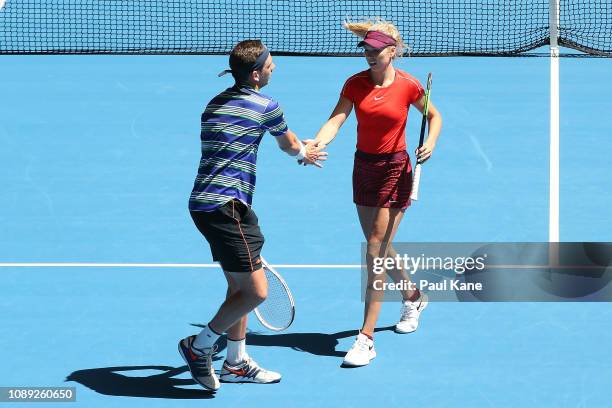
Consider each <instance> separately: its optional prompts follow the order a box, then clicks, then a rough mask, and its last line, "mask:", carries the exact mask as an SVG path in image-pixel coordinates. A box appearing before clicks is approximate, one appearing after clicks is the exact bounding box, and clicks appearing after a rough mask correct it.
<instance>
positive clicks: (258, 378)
mask: <svg viewBox="0 0 612 408" xmlns="http://www.w3.org/2000/svg"><path fill="white" fill-rule="evenodd" d="M220 380H221V382H229V383H255V384H272V383H277V382H279V381H280V380H281V375H280V374H279V373H276V372H274V371H270V370H265V369H263V368H261V367H260V366H259V364H257V363H256V362H255V360H253V359H252V358H251V357H249V356H248V355H247V356H246V357H245V359H244V361H243V362H242V363H240V364H238V365H235V366H233V365H231V364H230V363H228V362H227V360H226V361H225V363H223V369H222V370H221V375H220Z"/></svg>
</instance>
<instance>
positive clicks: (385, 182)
mask: <svg viewBox="0 0 612 408" xmlns="http://www.w3.org/2000/svg"><path fill="white" fill-rule="evenodd" d="M411 190H412V165H411V164H410V156H408V153H407V152H406V151H401V152H395V153H384V154H371V153H364V152H362V151H360V150H357V151H356V152H355V164H354V167H353V202H354V203H355V204H357V205H362V206H365V207H378V208H401V209H402V210H403V209H406V208H408V206H409V205H410V192H411Z"/></svg>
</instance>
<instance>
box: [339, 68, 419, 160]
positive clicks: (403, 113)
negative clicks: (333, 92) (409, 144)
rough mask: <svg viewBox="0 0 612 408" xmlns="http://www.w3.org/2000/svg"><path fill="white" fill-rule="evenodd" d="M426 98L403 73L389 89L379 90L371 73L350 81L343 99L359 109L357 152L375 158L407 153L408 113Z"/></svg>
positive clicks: (414, 80)
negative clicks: (376, 155)
mask: <svg viewBox="0 0 612 408" xmlns="http://www.w3.org/2000/svg"><path fill="white" fill-rule="evenodd" d="M424 94H425V91H424V89H423V86H422V85H421V84H420V83H419V81H417V80H416V79H415V78H414V77H412V76H411V75H409V74H407V73H405V72H403V71H400V70H399V69H396V70H395V79H394V80H393V83H392V84H391V85H389V86H388V87H386V88H380V87H376V86H375V85H374V84H373V83H372V81H371V80H370V75H369V73H368V71H363V72H360V73H358V74H355V75H353V76H352V77H350V78H349V79H347V81H346V83H345V84H344V87H343V88H342V92H341V95H342V96H343V97H345V98H347V99H349V100H350V101H351V102H353V105H354V106H355V114H356V115H357V149H358V150H361V151H362V152H366V153H374V154H378V153H393V152H398V151H401V150H406V123H407V121H408V110H409V108H410V105H411V104H412V103H414V102H416V101H417V100H419V98H421V96H423V95H424Z"/></svg>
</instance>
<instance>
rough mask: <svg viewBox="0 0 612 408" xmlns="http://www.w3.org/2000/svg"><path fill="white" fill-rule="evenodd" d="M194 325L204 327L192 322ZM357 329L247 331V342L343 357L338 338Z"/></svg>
mask: <svg viewBox="0 0 612 408" xmlns="http://www.w3.org/2000/svg"><path fill="white" fill-rule="evenodd" d="M193 326H196V327H204V326H203V325H200V324H194V325H193ZM393 329H394V326H387V327H378V328H376V329H375V330H374V331H375V332H381V331H390V330H391V331H392V330H393ZM358 333H359V332H358V331H357V330H345V331H341V332H337V333H286V334H261V333H258V332H249V333H247V341H246V342H247V344H248V345H250V346H263V347H288V348H290V349H293V350H296V351H301V352H305V353H310V354H314V355H316V356H328V357H344V355H345V354H346V351H339V350H336V346H338V344H339V342H338V340H339V339H344V338H347V337H356V336H357V334H358ZM217 346H218V347H219V351H221V350H223V349H224V348H225V347H226V342H225V339H224V338H222V339H221V340H220V341H219V342H218V343H217Z"/></svg>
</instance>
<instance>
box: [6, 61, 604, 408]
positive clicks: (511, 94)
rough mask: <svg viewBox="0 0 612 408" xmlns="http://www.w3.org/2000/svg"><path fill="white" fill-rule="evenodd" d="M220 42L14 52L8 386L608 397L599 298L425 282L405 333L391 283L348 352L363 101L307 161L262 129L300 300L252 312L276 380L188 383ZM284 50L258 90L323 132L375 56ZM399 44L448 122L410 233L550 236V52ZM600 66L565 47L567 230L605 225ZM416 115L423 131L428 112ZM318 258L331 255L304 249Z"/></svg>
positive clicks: (403, 236) (205, 275) (504, 399)
mask: <svg viewBox="0 0 612 408" xmlns="http://www.w3.org/2000/svg"><path fill="white" fill-rule="evenodd" d="M226 61H227V57H226V56H2V57H1V68H0V72H1V74H2V75H1V77H0V90H1V95H2V96H1V105H0V161H1V162H2V171H0V184H1V185H2V194H0V208H2V211H0V225H1V228H0V231H1V232H0V263H1V264H2V265H1V267H0V310H1V311H2V313H0V327H1V333H2V336H0V359H1V361H2V364H1V365H0V386H38V387H57V386H71V387H76V390H77V402H76V404H75V405H76V406H82V407H93V408H95V407H124V406H125V407H127V406H139V405H143V404H147V405H148V406H152V407H153V406H159V407H162V406H163V407H167V406H186V405H190V406H196V405H198V406H202V404H206V405H208V406H221V405H227V404H254V405H255V406H263V405H266V406H281V405H283V406H286V405H290V406H296V407H309V406H336V405H346V406H352V405H356V404H358V403H363V402H366V403H377V404H379V405H380V404H397V405H402V406H404V405H405V406H408V405H426V406H429V407H446V406H456V405H457V404H461V405H465V406H495V407H500V406H509V407H510V406H512V407H515V406H524V407H544V406H550V407H577V406H578V407H590V406H594V407H601V406H606V405H607V404H608V403H607V401H608V399H609V398H608V396H607V388H606V387H607V385H608V378H610V377H611V376H612V369H611V368H610V365H609V364H608V361H610V359H611V358H612V352H611V351H610V350H609V348H608V347H607V346H606V344H608V342H610V341H612V334H611V333H610V330H608V329H607V325H608V324H609V321H610V318H611V317H612V316H611V314H612V312H611V310H610V308H609V306H608V305H607V304H606V303H433V304H432V305H430V307H429V308H428V309H427V311H425V312H424V313H423V316H422V322H421V327H420V328H419V330H418V331H417V332H416V333H413V334H410V335H403V336H402V335H397V334H395V333H393V331H392V329H391V326H392V325H393V324H394V323H395V321H396V319H397V316H398V312H399V304H395V303H387V304H385V305H384V306H383V311H382V313H381V318H380V321H379V329H378V332H377V334H376V336H377V337H376V339H377V349H378V357H377V358H376V359H375V360H374V361H373V362H372V363H371V364H370V365H369V366H367V367H364V368H360V369H343V368H340V363H341V360H342V356H343V355H344V353H345V352H346V351H347V350H348V348H349V347H350V345H351V343H352V341H353V339H354V337H355V335H356V333H357V329H358V328H359V327H360V324H361V319H362V309H363V303H362V301H361V296H360V290H361V289H360V271H359V268H358V267H353V268H351V267H346V268H333V267H334V266H337V265H349V266H350V265H358V264H359V263H360V261H361V253H360V248H361V247H360V245H361V242H362V241H363V239H362V235H361V229H360V227H359V224H358V220H357V215H356V211H355V208H354V204H353V203H352V195H351V170H352V159H353V153H354V148H355V126H356V123H355V119H354V114H353V115H352V116H351V118H350V119H349V122H348V123H347V124H345V125H344V127H343V128H342V130H341V133H340V134H339V136H338V137H337V138H336V140H335V141H334V143H333V144H331V145H330V146H329V149H328V151H329V154H330V158H329V160H328V161H327V163H326V164H325V167H324V168H323V169H315V168H313V167H307V168H304V167H300V166H297V165H295V163H294V161H293V160H291V159H290V158H288V157H287V156H286V155H284V154H283V153H282V152H280V151H279V150H278V148H277V146H276V143H275V142H274V141H273V139H272V137H271V136H269V135H266V136H265V137H264V141H263V143H262V146H261V149H260V152H259V161H258V184H257V192H256V195H255V202H254V208H255V210H256V211H257V214H258V216H259V218H260V224H261V226H262V230H263V232H264V234H265V235H266V239H267V241H266V246H265V249H264V253H265V254H266V257H267V258H269V261H271V262H272V263H273V264H281V265H289V266H294V267H291V268H290V267H286V268H282V267H279V270H280V271H281V272H282V273H283V275H284V276H285V277H286V279H287V281H288V283H289V285H290V286H291V288H292V290H293V292H294V295H295V298H296V308H297V315H296V320H295V322H294V324H293V325H292V326H291V327H290V328H289V330H287V331H286V332H282V333H271V332H268V331H266V330H264V328H263V327H262V326H260V325H259V323H258V322H257V321H256V320H255V319H254V318H251V320H250V324H249V330H250V332H249V335H248V337H247V344H250V346H249V347H250V349H249V350H250V354H251V355H253V356H254V357H256V358H257V360H258V361H260V362H261V363H262V364H265V365H266V366H269V367H270V368H273V369H275V370H277V371H279V372H281V373H282V374H283V380H282V382H281V383H279V384H275V385H265V386H258V385H234V384H224V385H223V387H222V388H221V389H220V390H219V391H218V392H217V393H216V395H214V396H213V395H211V394H208V393H207V392H206V391H204V390H202V389H201V388H200V387H198V386H196V385H195V384H194V382H193V381H192V380H191V378H190V376H189V373H188V372H187V371H186V368H185V366H184V363H183V361H182V359H181V358H180V356H179V355H178V353H177V351H176V343H177V341H178V340H179V339H180V338H183V337H185V336H186V335H189V334H192V333H195V332H197V331H199V330H200V329H199V327H200V326H201V325H203V324H205V323H207V321H206V319H208V318H209V317H210V316H211V315H212V314H213V313H214V312H215V310H216V307H217V305H218V304H219V303H220V302H221V300H222V297H223V295H224V292H225V287H226V282H225V279H224V278H223V276H222V274H221V273H220V270H218V269H215V268H201V267H189V266H186V265H187V264H209V263H211V262H212V259H211V256H210V251H209V248H208V246H207V244H206V243H205V242H204V241H203V239H202V237H201V236H200V235H199V234H198V232H197V230H196V229H195V228H194V227H193V224H192V221H191V219H190V218H189V213H188V211H187V199H188V196H189V192H190V190H191V187H192V184H193V177H194V175H195V171H196V169H197V163H198V161H199V157H200V150H199V149H200V147H199V126H200V123H199V115H200V113H201V111H202V109H203V107H204V106H205V104H206V103H207V102H208V101H209V100H210V99H211V98H212V97H213V96H214V95H215V94H216V93H217V92H218V91H220V90H221V89H223V88H225V87H227V86H230V85H231V80H230V79H228V78H227V77H225V78H217V76H216V74H217V73H218V72H219V71H220V70H222V69H224V68H225V67H226V64H227V62H226ZM275 62H276V64H277V69H276V70H275V72H274V74H273V80H272V82H271V84H270V85H269V86H268V87H267V88H266V89H264V91H263V93H265V94H268V95H272V96H273V97H274V98H275V99H276V100H278V101H279V102H280V104H281V106H282V107H283V109H284V111H285V115H286V118H287V121H288V124H289V127H290V128H291V129H292V130H294V131H295V132H296V133H297V134H298V135H299V136H300V137H301V138H310V137H312V136H314V134H315V133H316V132H317V131H318V129H319V127H320V126H321V125H322V124H323V122H324V121H325V120H326V119H327V117H328V116H329V113H330V112H331V110H332V108H333V106H334V104H335V103H336V101H337V98H338V94H339V91H340V88H341V87H342V84H343V82H344V80H345V79H346V78H347V77H349V76H350V75H352V74H353V73H355V72H358V71H360V70H363V69H365V64H364V61H363V59H362V58H314V57H275ZM398 66H399V68H400V69H403V70H405V71H407V72H409V73H411V74H412V75H414V76H416V77H417V78H419V79H420V80H421V81H424V79H425V77H426V75H427V73H428V72H430V71H431V72H433V73H434V87H433V91H432V101H434V103H435V104H436V106H437V107H438V109H439V110H440V112H441V113H442V115H443V118H444V127H443V131H442V135H441V137H440V141H439V143H438V147H437V149H436V151H435V154H434V157H433V158H432V159H431V160H430V161H429V162H428V164H427V166H426V168H425V171H424V175H423V180H422V186H421V199H420V200H419V202H418V203H416V204H414V205H413V206H412V207H411V208H410V209H409V210H408V211H407V214H406V217H405V219H404V221H403V222H402V225H401V226H400V229H399V232H398V234H397V236H396V239H395V240H396V241H407V242H411V241H423V242H463V241H465V242H469V241H474V242H478V241H482V242H488V241H492V242H506V241H508V242H511V241H546V240H547V239H548V238H547V237H548V188H549V184H548V147H549V123H548V109H549V99H548V98H549V59H548V58H463V57H461V58H406V59H403V60H402V61H401V62H400V63H399V64H398ZM609 73H610V61H609V60H606V59H582V58H576V59H572V58H568V59H563V60H561V81H560V84H561V122H560V123H561V173H560V174H561V184H560V189H561V195H560V197H561V200H560V202H561V222H560V233H561V239H562V240H563V241H612V236H611V235H610V219H611V218H612V210H611V209H610V205H609V204H610V202H611V201H612V189H611V184H610V177H609V175H610V171H611V170H612V168H611V166H610V162H609V157H608V156H609V152H610V151H612V141H611V139H610V138H609V137H608V134H609V133H610V130H611V129H610V125H609V121H608V120H606V119H605V118H606V117H607V114H608V112H609V111H610V110H612V102H611V101H610V98H609V97H608V95H610V94H611V93H612V80H611V79H610V75H609ZM412 115H413V116H412V120H409V129H408V130H407V135H408V143H409V151H410V152H411V153H412V152H413V151H414V147H415V143H416V139H417V135H418V131H419V122H420V121H419V120H417V119H418V115H416V114H415V112H414V111H413V112H412ZM27 264H36V265H32V266H27ZM41 264H47V265H46V266H44V265H41ZM94 264H98V265H97V266H96V265H94ZM99 264H107V265H106V266H100V265H99ZM109 264H112V265H109ZM151 264H177V265H176V266H175V267H160V266H151ZM313 264H314V265H321V266H320V267H318V268H306V267H303V268H300V267H299V265H313ZM79 265H80V266H79ZM222 356H223V352H221V353H220V355H219V359H220V360H219V361H217V362H216V363H215V364H216V365H218V366H219V367H220V364H221V362H222V360H221V359H222ZM219 367H217V368H219ZM202 400H206V401H202ZM24 405H27V404H24ZM52 405H53V404H52ZM58 405H60V404H58ZM64 405H65V404H64ZM20 406H21V405H20Z"/></svg>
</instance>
